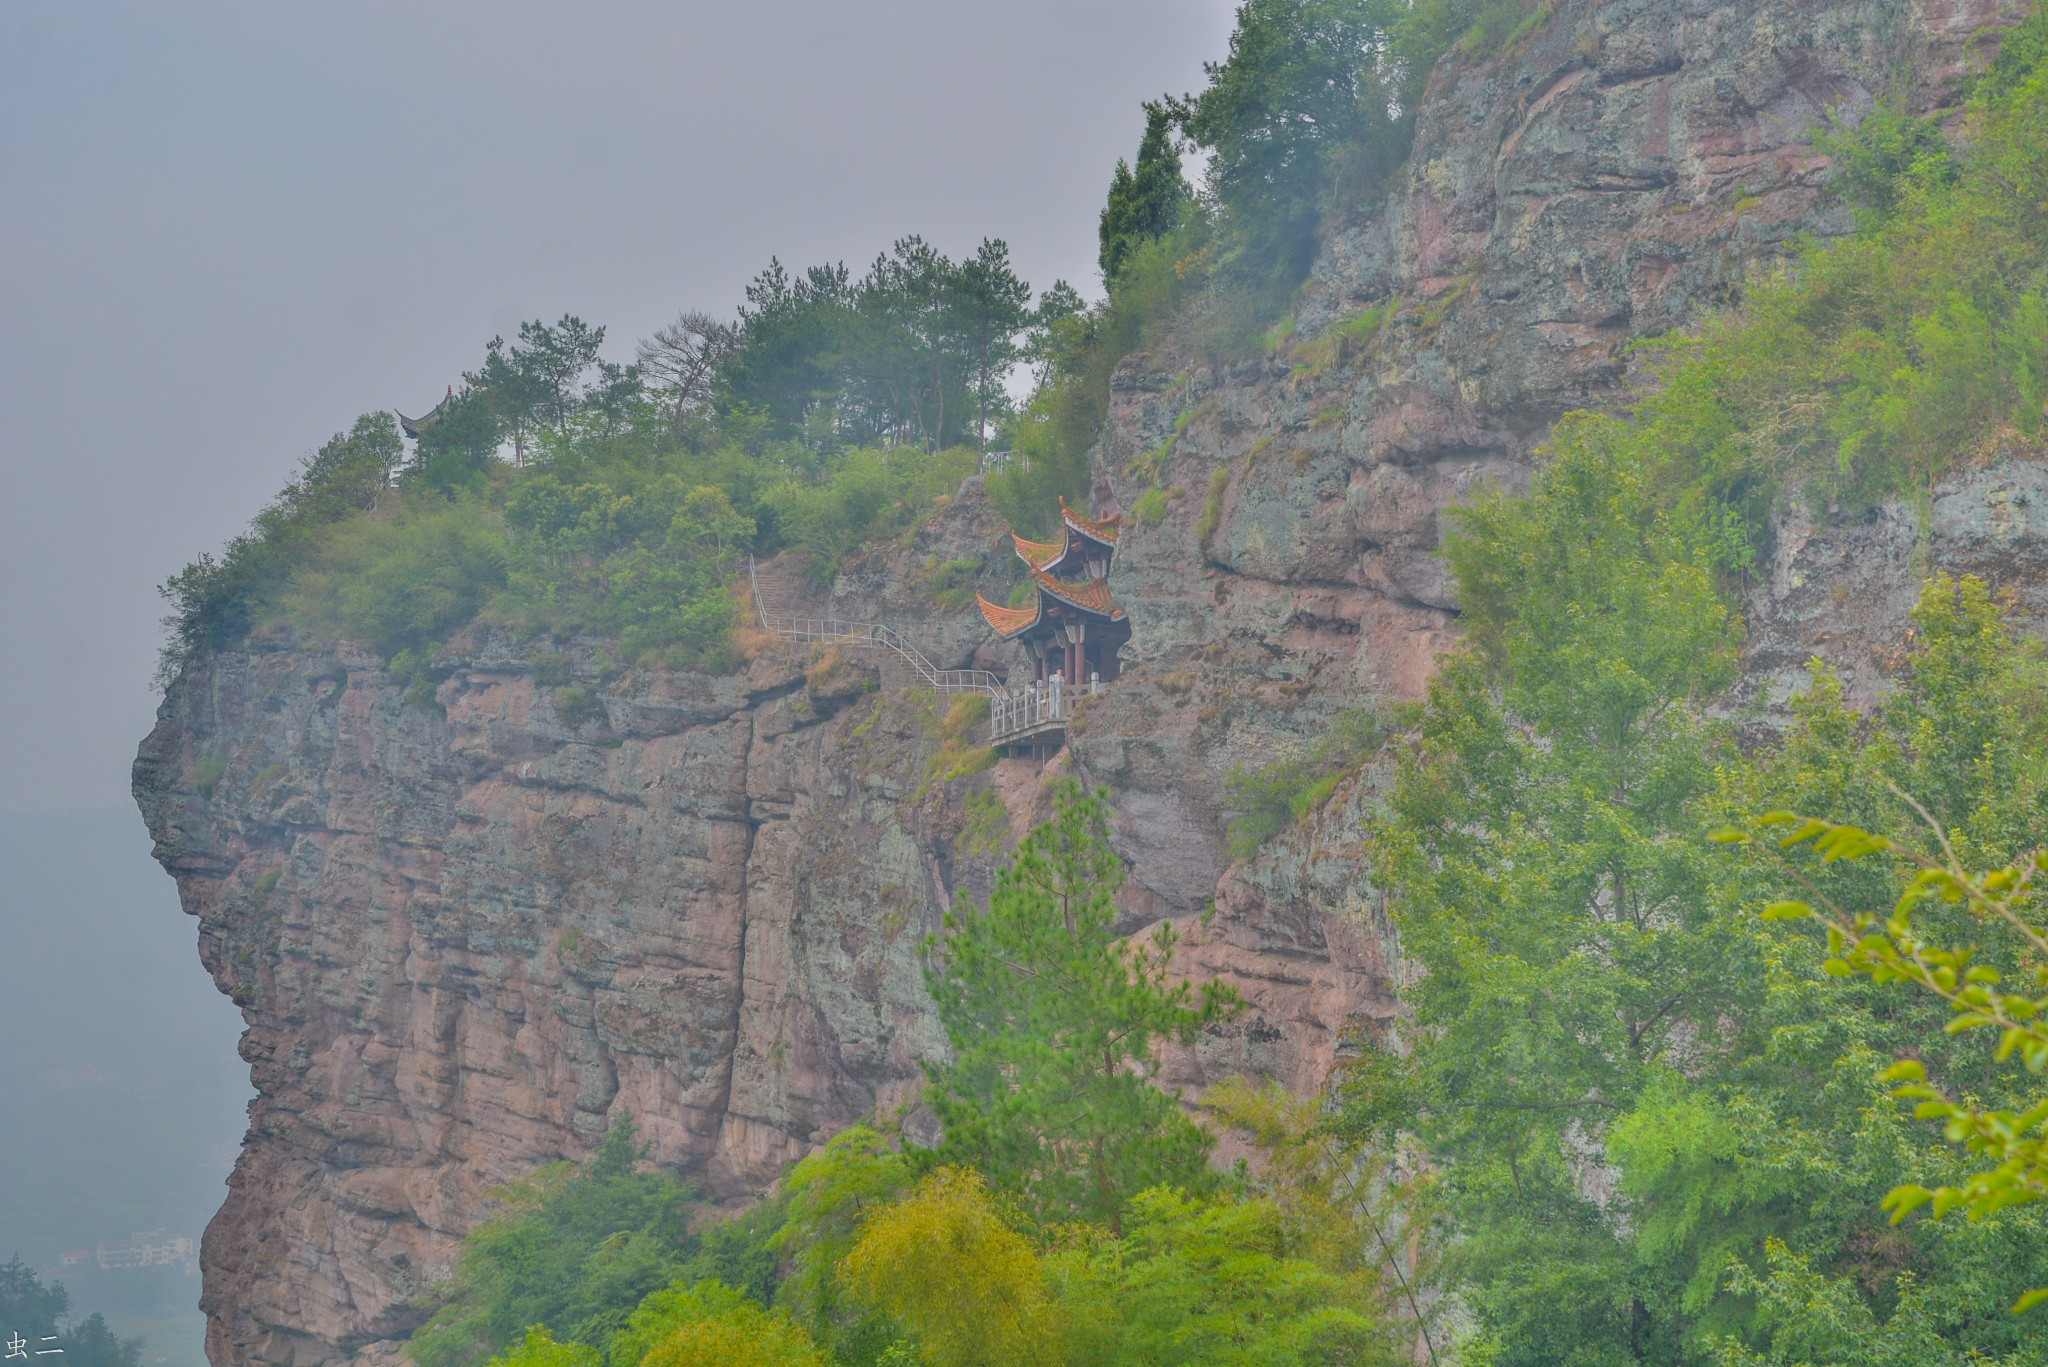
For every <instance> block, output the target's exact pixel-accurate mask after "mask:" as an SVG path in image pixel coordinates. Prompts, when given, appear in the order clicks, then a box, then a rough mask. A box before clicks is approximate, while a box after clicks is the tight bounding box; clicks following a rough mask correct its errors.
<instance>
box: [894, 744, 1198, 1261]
mask: <svg viewBox="0 0 2048 1367" xmlns="http://www.w3.org/2000/svg"><path fill="white" fill-rule="evenodd" d="M1108 836H1109V833H1108V827H1107V824H1106V820H1105V815H1104V809H1103V800H1102V797H1101V795H1099V794H1084V793H1083V792H1082V791H1081V789H1080V788H1079V786H1078V785H1075V784H1072V783H1069V784H1067V785H1066V786H1065V787H1064V788H1063V789H1062V791H1061V792H1060V794H1059V796H1058V799H1057V802H1056V805H1055V810H1054V813H1053V817H1052V819H1051V820H1050V821H1048V822H1047V823H1046V824H1044V825H1043V826H1040V827H1039V828H1038V829H1037V830H1035V831H1033V832H1032V833H1031V835H1030V836H1029V837H1027V838H1026V839H1025V841H1024V843H1023V844H1022V845H1021V846H1019V847H1018V850H1017V855H1016V858H1015V859H1014V860H1013V861H1012V862H1011V864H1010V865H1009V866H1008V867H1007V868H1005V869H1003V870H1002V871H1001V872H1000V873H999V874H998V875H997V876H996V886H995V890H994V893H993V894H992V895H991V896H990V898H989V906H988V910H987V911H986V912H985V913H976V912H975V911H973V910H972V909H971V908H968V907H962V908H961V909H960V910H958V911H957V912H955V913H953V914H951V915H949V916H948V917H947V918H946V927H947V929H948V931H949V932H950V934H948V935H947V936H946V937H945V938H944V940H943V941H940V942H939V943H938V946H937V947H938V948H939V949H940V951H941V956H940V964H939V967H938V969H937V970H936V971H934V972H933V973H931V974H930V975H929V977H930V982H931V990H932V996H933V999H934V1000H935V1001H936V1002H937V1004H938V1009H939V1018H940V1020H941V1021H943V1022H944V1024H945V1026H946V1033H947V1036H948V1037H949V1039H950V1040H951V1041H952V1045H953V1059H952V1061H951V1062H950V1063H947V1064H944V1065H942V1066H936V1067H932V1068H930V1069H929V1077H930V1081H931V1086H930V1087H929V1088H928V1089H927V1092H926V1100H927V1104H929V1105H930V1106H931V1108H932V1110H933V1111H934V1112H935V1113H936V1114H937V1116H938V1118H939V1120H940V1122H941V1123H942V1124H943V1125H944V1126H945V1138H944V1140H943V1141H942V1142H941V1144H940V1146H939V1147H938V1149H937V1150H935V1151H933V1152H932V1153H930V1154H928V1155H926V1156H927V1157H928V1158H930V1159H931V1160H933V1161H935V1162H941V1163H959V1164H963V1165H966V1166H971V1167H973V1168H975V1169H977V1170H978V1171H980V1172H981V1173H983V1174H984V1175H986V1176H987V1177H988V1178H989V1179H990V1181H991V1182H992V1183H994V1184H995V1185H996V1186H997V1187H998V1188H1001V1189H1005V1190H1009V1191H1013V1192H1018V1193H1023V1194H1024V1196H1025V1199H1026V1201H1027V1202H1028V1204H1029V1205H1030V1206H1031V1207H1032V1209H1033V1210H1034V1211H1035V1213H1036V1214H1037V1215H1038V1216H1039V1217H1040V1218H1042V1219H1052V1220H1066V1219H1087V1220H1094V1221H1098V1222H1101V1223H1106V1224H1109V1225H1111V1226H1112V1227H1114V1226H1116V1224H1117V1223H1118V1221H1119V1220H1120V1218H1121V1213H1122V1211H1123V1208H1124V1206H1125V1204H1126V1203H1127V1202H1128V1201H1129V1200H1130V1198H1131V1197H1132V1196H1134V1195H1135V1194H1137V1193H1138V1192H1140V1191H1143V1190H1144V1189H1146V1188H1147V1187H1153V1186H1177V1187H1183V1188H1199V1187H1201V1186H1202V1185H1204V1184H1205V1182H1206V1179H1207V1176H1208V1168H1207V1159H1208V1156H1209V1149H1210V1146H1211V1144H1212V1143H1213V1140H1212V1139H1211V1137H1210V1135H1209V1134H1208V1133H1207V1132H1206V1131H1205V1130H1203V1129H1202V1128H1201V1127H1200V1126H1198V1125H1196V1124H1195V1123H1194V1122H1193V1121H1191V1120H1189V1119H1188V1118H1187V1116H1186V1115H1184V1114H1183V1113H1182V1111H1181V1108H1180V1105H1179V1103H1178V1101H1176V1100H1175V1099H1174V1098H1173V1097H1172V1096H1170V1095H1168V1094H1167V1093H1165V1092H1163V1091H1161V1090H1159V1089H1158V1088H1157V1087H1155V1086H1153V1085H1152V1078H1153V1076H1154V1075H1155V1074H1156V1073H1157V1072H1158V1068H1159V1061H1158V1059H1157V1058H1156V1056H1155V1054H1154V1047H1155V1045H1157V1044H1159V1043H1161V1042H1164V1041H1168V1040H1172V1041H1175V1042H1178V1043H1183V1044H1185V1043H1188V1042H1191V1041H1192V1040H1193V1039H1194V1037H1195V1035H1196V1034H1197V1033H1198V1032H1199V1031H1200V1030H1201V1029H1202V1027H1203V1026H1205V1025H1207V1024H1209V1023H1211V1022H1213V1021H1216V1020H1220V1019H1223V1018H1226V1017H1228V1016H1229V1015H1232V1014H1234V1013H1235V1011H1236V1009H1237V1007H1238V998H1237V994H1236V993H1235V991H1233V990H1232V989H1230V988H1229V987H1227V986H1224V985H1221V984H1218V983H1215V982H1209V983H1205V984H1203V986H1202V988H1201V990H1200V992H1199V993H1197V992H1196V990H1195V989H1194V988H1193V987H1192V986H1191V985H1190V984H1188V983H1185V982H1176V981H1174V980H1173V979H1172V977H1171V974H1170V971H1169V964H1170V962H1171V960H1172V958H1173V947H1174V944H1175V941H1176V939H1177V936H1176V935H1175V932H1174V929H1173V927H1172V925H1171V924H1168V923H1162V924H1161V925H1160V926H1159V928H1158V929H1157V930H1155V931H1154V932H1153V933H1152V934H1151V935H1149V936H1146V937H1144V938H1143V939H1134V940H1131V941H1123V940H1119V939H1118V938H1117V936H1116V930H1115V920H1116V907H1115V898H1116V892H1117V889H1118V888H1119V887H1120V886H1121V885H1122V883H1123V865H1122V864H1121V862H1119V861H1118V859H1117V857H1116V855H1115V853H1114V852H1112V851H1111V849H1110V848H1109V838H1108Z"/></svg>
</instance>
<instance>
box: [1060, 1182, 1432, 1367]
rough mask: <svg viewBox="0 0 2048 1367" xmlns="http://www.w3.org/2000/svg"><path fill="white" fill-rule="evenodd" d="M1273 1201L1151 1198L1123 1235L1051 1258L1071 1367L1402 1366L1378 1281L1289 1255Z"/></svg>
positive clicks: (1073, 1237) (1164, 1194)
mask: <svg viewBox="0 0 2048 1367" xmlns="http://www.w3.org/2000/svg"><path fill="white" fill-rule="evenodd" d="M1288 1224H1289V1222H1288V1220H1287V1219H1286V1217H1285V1215H1284V1213H1283V1212H1282V1210H1281V1209H1280V1207H1279V1206H1278V1205H1277V1204H1275V1203H1274V1202H1272V1201H1270V1200H1264V1199H1256V1198H1255V1199H1248V1200H1229V1199H1222V1200H1216V1199H1202V1198H1194V1197H1188V1196H1184V1195H1182V1194H1181V1193H1179V1192H1175V1191H1168V1190H1164V1189H1154V1190H1151V1191H1146V1192H1141V1193H1139V1194H1138V1196H1137V1197H1136V1198H1135V1200H1134V1201H1133V1202H1132V1205H1131V1210H1130V1214H1129V1217H1128V1219H1127V1220H1126V1222H1125V1228H1124V1231H1123V1233H1122V1234H1120V1235H1116V1234H1111V1233H1109V1232H1108V1231H1106V1230H1103V1229H1100V1228H1094V1227H1077V1228H1076V1229H1074V1230H1073V1231H1072V1232H1071V1233H1070V1235H1069V1238H1068V1241H1067V1242H1066V1244H1065V1246H1064V1247H1061V1248H1058V1249H1056V1250H1055V1252H1054V1253H1053V1254H1052V1256H1051V1257H1050V1258H1049V1259H1048V1262H1049V1264H1050V1270H1051V1273H1052V1276H1053V1280H1054V1284H1055V1285H1056V1286H1057V1287H1058V1289H1059V1304H1060V1309H1061V1310H1062V1311H1063V1312H1064V1314H1065V1316H1066V1318H1067V1321H1068V1326H1067V1337H1068V1340H1069V1343H1070V1345H1071V1347H1070V1352H1069V1354H1068V1357H1067V1361H1068V1362H1069V1363H1070V1364H1072V1367H1151V1364H1154V1363H1174V1364H1180V1365H1182V1367H1236V1365H1237V1364H1240V1363H1258V1364H1261V1365H1262V1367H1312V1365H1320V1364H1332V1365H1333V1367H1334V1364H1338V1363H1345V1364H1357V1365H1358V1367H1364V1364H1370V1363H1384V1364H1388V1367H1391V1365H1392V1364H1394V1363H1396V1362H1400V1361H1402V1355H1401V1354H1400V1353H1398V1352H1397V1351H1395V1348H1394V1345H1393V1343H1392V1342H1390V1340H1389V1336H1388V1335H1387V1333H1386V1330H1385V1327H1384V1325H1383V1324H1382V1323H1381V1321H1380V1320H1379V1318H1378V1316H1377V1315H1376V1313H1375V1306H1374V1302H1373V1298H1372V1294H1371V1287H1370V1281H1369V1279H1366V1278H1364V1277H1361V1276H1359V1275H1357V1274H1356V1272H1352V1273H1350V1274H1347V1273H1345V1272H1342V1271H1336V1270H1332V1269H1331V1268H1329V1267H1326V1266H1323V1265H1321V1264H1319V1263H1317V1262H1316V1261H1313V1260H1311V1259H1309V1258H1304V1257H1301V1256H1299V1255H1298V1254H1296V1253H1295V1252H1294V1251H1293V1250H1292V1249H1291V1248H1290V1246H1289V1245H1290V1243H1291V1239H1290V1231H1289V1227H1288Z"/></svg>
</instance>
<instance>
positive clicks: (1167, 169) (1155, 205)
mask: <svg viewBox="0 0 2048 1367" xmlns="http://www.w3.org/2000/svg"><path fill="white" fill-rule="evenodd" d="M1193 202H1194V196H1193V195H1192V194H1191V193H1190V192H1189V190H1188V184H1187V181H1185V180H1184V179H1182V178H1181V166H1180V148H1179V147H1178V146H1177V145H1176V144H1175V141H1174V136H1173V119H1172V115H1171V114H1170V113H1169V112H1168V111H1167V108H1166V106H1165V105H1164V104H1163V103H1160V102H1158V101H1149V100H1148V101H1147V102H1146V104H1145V136H1144V138H1143V139H1142V140H1141V141H1140V142H1139V143H1138V167H1137V170H1136V171H1133V170H1132V169H1131V167H1130V165H1129V163H1127V162H1125V161H1124V160H1122V159H1121V158H1119V159H1118V160H1117V164H1116V174H1115V175H1114V176H1113V177H1112V178H1111V179H1110V182H1109V202H1108V203H1106V204H1105V205H1103V208H1102V217H1101V220H1100V222H1099V224H1098V225H1097V229H1096V235H1097V237H1098V239H1099V240H1100V243H1101V250H1100V252H1099V253H1098V256H1097V261H1098V262H1099V264H1100V265H1101V267H1102V283H1103V284H1104V285H1105V286H1107V287H1108V288H1109V289H1110V290H1112V291H1113V290H1115V289H1116V286H1117V277H1118V276H1119V275H1120V274H1121V273H1122V271H1123V268H1124V263H1125V262H1126V261H1128V260H1129V259H1130V255H1131V253H1132V252H1133V251H1134V250H1136V249H1137V248H1138V247H1139V246H1140V245H1141V244H1143V243H1146V242H1150V241H1153V240H1154V239H1156V238H1161V237H1164V236H1166V235H1167V234H1168V233H1170V232H1172V231H1173V230H1174V229H1175V228H1177V227H1179V226H1180V222H1181V218H1182V216H1183V215H1185V214H1187V213H1188V212H1189V210H1190V208H1191V207H1192V205H1193Z"/></svg>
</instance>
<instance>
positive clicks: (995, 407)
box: [952, 238, 1031, 454]
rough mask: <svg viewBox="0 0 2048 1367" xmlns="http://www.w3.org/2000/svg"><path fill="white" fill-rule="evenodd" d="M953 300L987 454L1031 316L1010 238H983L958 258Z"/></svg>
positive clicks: (978, 440)
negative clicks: (993, 423)
mask: <svg viewBox="0 0 2048 1367" xmlns="http://www.w3.org/2000/svg"><path fill="white" fill-rule="evenodd" d="M952 302H953V310H954V313H955V314H956V316H957V318H958V323H957V327H958V332H959V337H960V342H961V345H962V347H963V348H964V350H965V352H966V361H967V374H968V375H969V376H970V387H971V388H972V390H973V392H974V402H975V413H974V438H975V445H976V447H977V449H979V450H980V451H982V452H983V453H984V454H986V453H987V451H988V434H989V423H990V421H991V418H992V417H995V416H1000V414H1001V411H1002V409H1003V407H1004V405H1005V403H1006V401H1007V399H1008V394H1007V392H1006V391H1005V390H1004V388H1003V381H1004V379H1005V378H1006V377H1007V376H1008V375H1009V373H1010V370H1011V368H1012V367H1013V366H1014V365H1015V364H1016V363H1017V358H1018V355H1019V350H1018V338H1019V336H1020V334H1022V333H1023V331H1024V330H1025V328H1026V327H1027V326H1028V325H1029V324H1030V322H1031V308H1030V304H1031V286H1030V285H1029V284H1027V283H1026V282H1025V281H1023V280H1021V279H1019V278H1018V275H1017V272H1016V271H1015V270H1013V269H1011V266H1010V248H1009V245H1008V244H1007V243H1005V242H1002V241H1000V240H998V239H993V238H984V239H982V243H981V246H980V247H979V248H978V249H977V250H976V251H975V253H974V255H973V256H971V257H969V258H968V259H967V260H965V261H962V262H961V263H960V267H959V271H958V274H957V277H956V279H955V282H954V287H953V301H952Z"/></svg>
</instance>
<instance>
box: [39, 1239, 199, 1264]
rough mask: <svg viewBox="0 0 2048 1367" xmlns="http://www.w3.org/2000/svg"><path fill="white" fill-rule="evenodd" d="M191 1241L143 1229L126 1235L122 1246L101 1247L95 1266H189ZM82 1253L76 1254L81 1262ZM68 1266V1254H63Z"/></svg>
mask: <svg viewBox="0 0 2048 1367" xmlns="http://www.w3.org/2000/svg"><path fill="white" fill-rule="evenodd" d="M197 1251H198V1250H197V1248H196V1247H195V1245H194V1244H193V1241H192V1240H191V1239H190V1238H189V1237H187V1236H186V1235H183V1234H173V1233H171V1232H170V1231H169V1230H167V1229H151V1230H145V1231H143V1232H142V1233H139V1234H131V1235H129V1236H128V1242H127V1243H125V1244H101V1245H100V1246H99V1249H98V1259H99V1265H100V1266H101V1267H103V1268H108V1269H113V1268H128V1267H179V1266H189V1265H190V1264H191V1263H192V1262H193V1260H194V1257H195V1256H196V1254H197ZM84 1256H85V1255H84V1254H83V1253H81V1254H79V1257H80V1258H81V1259H83V1258H84ZM64 1257H65V1260H66V1264H67V1265H69V1260H70V1257H71V1255H70V1254H68V1253H67V1254H65V1255H64Z"/></svg>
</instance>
